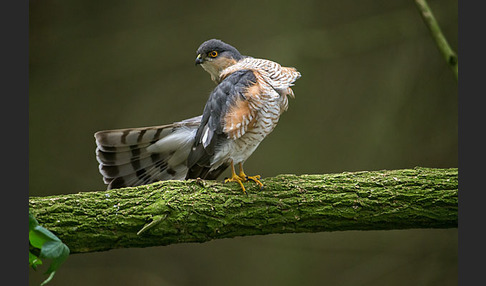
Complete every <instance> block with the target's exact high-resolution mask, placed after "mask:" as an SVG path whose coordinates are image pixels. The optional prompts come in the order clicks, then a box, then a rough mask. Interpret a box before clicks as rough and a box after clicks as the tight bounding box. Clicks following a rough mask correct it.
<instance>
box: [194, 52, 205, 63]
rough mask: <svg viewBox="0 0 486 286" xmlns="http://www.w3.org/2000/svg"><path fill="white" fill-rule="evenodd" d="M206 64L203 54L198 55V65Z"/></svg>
mask: <svg viewBox="0 0 486 286" xmlns="http://www.w3.org/2000/svg"><path fill="white" fill-rule="evenodd" d="M203 62H204V59H203V57H202V56H201V54H199V55H197V58H196V65H200V64H202V63H203Z"/></svg>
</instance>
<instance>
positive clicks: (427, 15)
mask: <svg viewBox="0 0 486 286" xmlns="http://www.w3.org/2000/svg"><path fill="white" fill-rule="evenodd" d="M415 4H417V8H418V9H419V11H420V15H422V18H423V19H424V21H425V24H426V25H427V27H428V28H429V30H430V33H431V34H432V37H433V38H434V40H435V42H436V44H437V47H438V48H439V50H440V52H441V53H442V56H443V57H444V59H445V60H446V62H447V64H448V65H449V67H450V68H451V70H452V72H453V73H454V76H455V77H456V80H457V79H458V72H459V63H458V59H457V54H456V53H455V52H454V51H453V50H452V48H451V47H450V46H449V43H448V42H447V40H446V38H445V37H444V34H443V33H442V31H441V29H440V26H439V24H438V23H437V20H436V19H435V17H434V14H433V13H432V10H430V8H429V5H428V4H427V1H426V0H415Z"/></svg>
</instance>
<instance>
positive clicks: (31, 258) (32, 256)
mask: <svg viewBox="0 0 486 286" xmlns="http://www.w3.org/2000/svg"><path fill="white" fill-rule="evenodd" d="M41 264H42V260H41V259H40V258H39V257H37V255H35V254H33V253H32V252H30V251H29V265H30V267H32V268H33V269H34V270H37V265H41Z"/></svg>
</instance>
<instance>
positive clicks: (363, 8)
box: [29, 0, 458, 285]
mask: <svg viewBox="0 0 486 286" xmlns="http://www.w3.org/2000/svg"><path fill="white" fill-rule="evenodd" d="M429 4H430V6H431V9H432V10H433V12H434V14H435V16H436V18H437V20H438V22H439V24H440V25H441V28H442V30H443V32H444V34H445V36H446V38H447V39H448V40H449V42H450V44H451V46H452V48H453V49H454V50H456V51H457V45H458V43H457V41H458V36H457V35H458V7H457V1H452V0H443V1H429ZM29 30H30V31H29V185H30V186H29V195H31V196H46V195H54V194H63V193H76V192H81V191H94V190H103V189H104V188H105V186H104V184H103V182H102V178H101V175H100V174H99V173H98V166H97V162H96V159H95V154H94V150H95V143H94V138H93V134H94V132H96V131H98V130H104V129H114V128H126V127H142V126H151V125H160V124H166V123H171V122H174V121H178V120H182V119H186V118H189V117H192V116H195V115H199V114H201V112H202V109H203V106H204V104H205V101H206V100H207V97H208V95H209V92H210V91H211V90H212V88H214V84H213V83H212V82H211V80H210V78H209V75H208V74H207V73H206V72H205V71H203V70H202V69H201V68H200V67H195V66H194V59H195V57H196V54H195V51H196V49H197V47H198V46H199V44H200V43H202V42H203V41H205V40H207V39H210V38H219V39H221V40H223V41H226V42H228V43H230V44H232V45H234V46H235V47H237V48H238V49H239V50H240V52H242V53H243V54H247V55H251V56H254V57H259V58H267V59H271V60H274V61H277V62H279V63H280V64H282V65H284V66H294V67H296V68H297V69H298V70H299V71H300V72H301V73H302V78H301V79H299V80H298V81H297V82H296V85H295V88H294V92H295V95H296V98H295V99H293V100H291V101H290V106H289V110H288V112H286V113H285V114H284V115H283V116H282V117H281V119H280V122H279V125H278V127H277V128H276V129H275V131H274V132H273V133H272V134H271V135H270V136H269V137H268V138H266V139H265V141H264V142H263V143H262V144H261V145H260V147H259V149H257V151H256V152H255V153H254V154H253V156H252V157H251V158H250V159H249V160H248V161H247V163H246V164H245V170H246V171H247V172H248V173H249V174H261V175H262V176H263V177H268V176H274V175H277V174H282V173H295V174H305V173H333V172H342V171H360V170H380V169H399V168H412V167H414V166H424V167H457V166H458V136H457V134H458V111H457V109H458V102H457V91H458V85H457V81H456V80H455V79H454V77H453V74H452V72H451V71H450V70H449V69H448V67H447V65H446V63H445V61H444V59H443V58H442V56H441V54H440V53H439V51H438V49H437V47H436V45H435V42H434V41H433V39H432V38H431V36H430V33H429V31H428V29H427V28H426V26H425V24H424V23H423V20H422V19H421V17H420V15H419V13H418V10H417V8H416V7H415V4H414V2H413V1H405V0H401V1H377V0H375V1H371V0H364V1H358V2H357V1H350V0H346V1H305V0H302V1H262V0H260V1H244V2H232V3H228V2H217V1H137V2H132V1H99V2H98V1H31V2H30V7H29ZM224 176H227V173H225V174H224V175H223V176H222V177H224ZM46 262H47V261H46ZM43 271H45V269H42V268H41V269H39V270H38V271H37V272H34V271H32V270H31V271H30V275H29V278H30V284H31V285H38V284H39V283H40V281H42V280H43V279H45V276H43V275H42V272H43ZM457 280H458V277H457V229H447V230H400V231H361V232H359V231H347V232H332V233H317V234H286V235H268V236H257V237H243V238H234V239H225V240H217V241H212V242H208V243H204V244H179V245H171V246H166V247H152V248H145V249H120V250H112V251H108V252H101V253H92V254H76V255H72V256H70V257H69V258H68V260H67V261H66V262H65V263H64V264H63V265H62V267H61V268H60V270H59V271H58V273H57V274H56V276H55V278H54V280H53V281H52V282H51V283H50V284H49V285H210V284H211V285H296V284H299V285H456V284H457Z"/></svg>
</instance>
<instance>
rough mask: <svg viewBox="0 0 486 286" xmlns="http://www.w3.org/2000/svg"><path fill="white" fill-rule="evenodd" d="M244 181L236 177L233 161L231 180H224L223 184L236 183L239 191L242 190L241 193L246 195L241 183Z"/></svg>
mask: <svg viewBox="0 0 486 286" xmlns="http://www.w3.org/2000/svg"><path fill="white" fill-rule="evenodd" d="M245 180H246V179H243V178H242V177H241V176H238V175H236V172H235V166H234V165H233V161H231V178H228V179H226V180H224V182H225V183H228V182H237V183H238V184H239V185H240V187H241V189H242V190H243V193H245V194H246V190H245V186H243V182H244V181H245Z"/></svg>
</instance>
